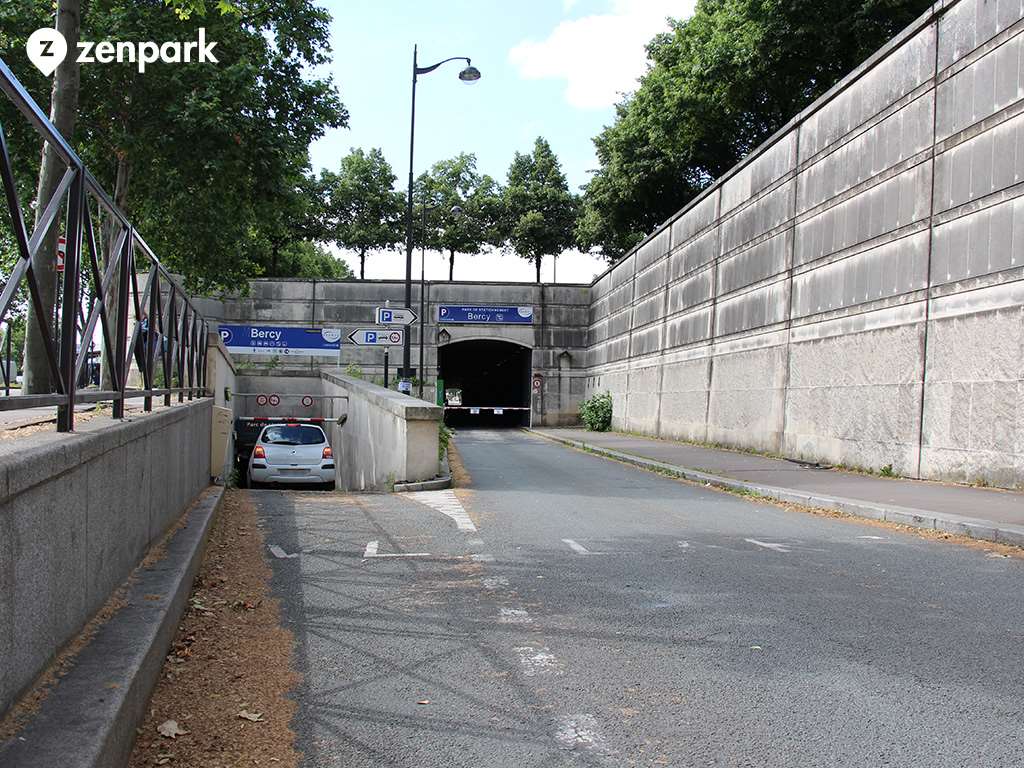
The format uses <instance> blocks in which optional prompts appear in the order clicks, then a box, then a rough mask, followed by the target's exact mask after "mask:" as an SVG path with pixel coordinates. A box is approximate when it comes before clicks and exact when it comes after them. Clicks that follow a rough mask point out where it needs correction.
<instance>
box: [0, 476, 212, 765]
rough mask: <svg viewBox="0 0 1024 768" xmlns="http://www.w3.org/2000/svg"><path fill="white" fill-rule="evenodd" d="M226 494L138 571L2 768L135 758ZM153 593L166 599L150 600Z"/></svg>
mask: <svg viewBox="0 0 1024 768" xmlns="http://www.w3.org/2000/svg"><path fill="white" fill-rule="evenodd" d="M223 493H224V489H223V488H217V487H210V488H208V489H207V490H206V491H205V492H204V493H203V494H202V495H201V496H200V498H199V499H198V500H197V501H196V503H195V504H193V505H192V507H191V508H190V509H189V510H188V511H187V512H186V513H185V520H186V522H185V525H184V526H183V527H182V528H181V529H180V530H179V531H177V532H176V533H175V534H174V535H173V536H172V537H171V539H170V541H168V542H167V547H166V553H165V555H164V557H163V558H162V559H161V560H159V561H158V562H157V563H156V564H155V565H154V566H153V567H152V568H151V569H148V570H147V569H145V568H142V567H140V568H138V569H137V570H136V571H135V573H134V574H133V576H132V578H130V579H129V581H128V594H127V595H126V602H127V605H126V606H125V607H124V608H122V609H121V610H120V611H118V612H117V613H116V614H115V615H114V617H113V618H111V619H110V621H108V622H107V623H106V624H104V625H103V626H102V627H101V628H100V629H99V631H98V632H97V633H96V636H95V637H94V638H93V639H92V641H91V642H90V643H89V644H88V645H87V646H86V647H85V648H84V649H83V650H82V651H81V652H80V653H79V654H78V656H77V657H76V658H75V659H74V660H73V666H72V667H71V670H70V671H69V672H68V673H67V674H66V675H65V676H64V677H62V678H60V680H59V682H58V683H57V684H56V685H55V686H54V688H53V689H52V690H51V691H50V693H49V695H48V696H47V698H46V699H45V701H44V702H43V705H42V707H41V708H40V710H39V712H38V713H37V714H36V715H35V716H34V717H33V718H32V721H31V722H30V723H29V724H28V725H27V726H26V727H25V729H24V730H23V731H22V732H21V733H20V734H19V735H18V736H17V737H15V738H14V739H13V740H11V741H9V742H7V743H6V744H3V745H0V764H3V765H4V766H5V768H52V766H57V765H59V766H62V768H100V766H104V767H106V766H118V765H124V764H125V763H126V762H127V761H128V757H129V755H130V754H131V750H132V747H133V745H134V743H135V729H136V728H137V727H138V725H139V723H141V722H142V720H143V718H144V717H145V714H146V708H147V706H148V703H149V697H150V695H151V693H152V691H153V688H154V686H155V685H156V681H157V679H158V678H159V676H160V670H161V668H162V667H163V662H164V657H165V656H166V655H167V651H168V649H169V648H170V645H171V642H172V641H173V640H174V635H175V632H176V631H177V627H178V622H179V620H180V619H181V616H182V614H183V613H184V610H185V606H186V604H187V602H188V597H189V595H190V594H191V591H192V583H193V581H194V580H195V576H196V573H197V572H198V570H199V566H200V564H201V562H202V556H203V550H204V547H205V544H206V537H207V535H208V533H209V530H210V526H211V524H212V522H213V519H214V517H215V515H216V513H217V510H218V508H219V506H220V503H221V500H222V499H223ZM153 595H159V596H160V599H159V600H152V599H147V596H150V597H152V596H153Z"/></svg>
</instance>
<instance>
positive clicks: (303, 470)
mask: <svg viewBox="0 0 1024 768" xmlns="http://www.w3.org/2000/svg"><path fill="white" fill-rule="evenodd" d="M249 482H250V484H251V485H252V487H254V488H255V487H258V486H259V485H261V484H262V483H303V484H307V483H308V484H317V485H321V486H323V487H325V488H328V489H333V488H334V452H333V451H332V450H331V446H330V444H329V443H328V442H327V435H325V434H324V431H323V429H321V428H320V427H319V426H317V425H316V424H306V423H299V422H282V423H278V424H268V425H267V426H265V427H264V428H263V431H262V432H260V436H259V437H258V438H256V445H255V446H254V447H253V450H252V457H251V458H250V459H249Z"/></svg>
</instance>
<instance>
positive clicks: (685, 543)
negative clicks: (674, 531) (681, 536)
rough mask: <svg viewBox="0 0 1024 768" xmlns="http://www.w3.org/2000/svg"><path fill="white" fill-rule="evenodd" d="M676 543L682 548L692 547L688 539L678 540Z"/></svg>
mask: <svg viewBox="0 0 1024 768" xmlns="http://www.w3.org/2000/svg"><path fill="white" fill-rule="evenodd" d="M676 544H678V545H679V548H680V549H689V548H690V542H688V541H677V542H676Z"/></svg>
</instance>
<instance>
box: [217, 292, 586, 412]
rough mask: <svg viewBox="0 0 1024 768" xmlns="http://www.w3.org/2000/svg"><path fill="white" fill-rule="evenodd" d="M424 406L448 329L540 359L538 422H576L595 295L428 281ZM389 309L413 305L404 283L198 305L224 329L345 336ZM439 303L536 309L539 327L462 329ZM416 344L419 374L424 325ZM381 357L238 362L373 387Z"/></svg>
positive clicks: (453, 335) (457, 337)
mask: <svg viewBox="0 0 1024 768" xmlns="http://www.w3.org/2000/svg"><path fill="white" fill-rule="evenodd" d="M424 300H425V305H424V306H425V312H424V317H425V323H424V328H423V336H424V364H423V373H424V381H425V392H424V397H426V398H428V399H429V398H431V393H432V392H433V390H434V382H435V381H436V380H437V361H438V355H437V349H438V333H439V331H440V330H441V328H444V329H445V330H446V331H447V332H448V334H449V339H450V342H449V343H457V342H460V341H468V340H474V339H495V340H499V341H508V342H512V343H515V344H519V345H522V346H524V347H527V348H529V349H531V350H532V361H531V362H532V370H531V373H532V374H538V375H539V376H540V377H541V381H542V386H541V388H540V389H539V390H538V391H535V392H533V393H532V395H531V396H532V410H533V423H535V424H548V425H555V424H565V423H575V422H576V419H577V413H576V412H577V403H578V402H579V400H580V398H581V397H582V395H583V389H584V378H585V376H586V370H585V365H586V346H587V319H588V318H587V312H588V307H589V303H590V289H589V287H588V286H585V285H534V284H526V285H523V284H516V285H510V284H508V283H463V282H430V283H427V284H426V286H425V292H424ZM385 301H390V302H391V304H392V306H401V305H403V304H404V301H405V283H404V282H402V281H399V280H360V281H351V280H347V281H319V280H254V281H252V282H251V283H250V286H249V294H248V295H247V296H236V297H228V298H224V299H202V300H200V301H199V302H198V303H197V306H198V307H199V309H200V311H202V312H203V313H204V315H205V316H206V317H208V318H214V319H217V320H222V321H223V322H226V323H243V324H253V325H259V324H265V325H295V326H301V327H306V328H308V327H317V328H327V327H332V328H340V329H341V332H342V335H343V337H347V336H348V334H349V333H350V332H352V331H353V330H355V329H356V328H359V327H366V326H367V325H372V323H373V311H374V308H375V307H379V306H383V305H384V303H385ZM440 304H509V305H520V304H521V305H530V306H532V307H534V322H533V324H532V325H525V326H524V325H486V326H485V325H459V324H451V323H449V324H444V325H443V326H439V325H438V323H437V309H438V306H439V305H440ZM413 306H414V307H415V309H416V311H417V313H419V311H420V310H419V307H420V286H419V283H415V284H414V285H413ZM409 332H410V338H411V342H412V366H413V367H414V368H416V369H419V367H420V365H419V340H420V337H419V333H420V328H419V325H418V324H416V325H413V326H411V327H410V329H409ZM383 360H384V356H383V352H382V351H381V350H380V349H373V348H365V347H356V346H354V345H351V344H348V343H346V344H345V345H344V346H343V348H342V355H341V360H340V361H337V360H331V359H330V358H325V357H321V358H311V357H306V356H302V355H291V356H288V357H277V358H275V357H272V356H263V355H245V356H240V357H239V358H238V359H237V360H236V364H238V365H239V366H240V367H241V369H242V370H241V373H242V374H244V373H245V369H246V368H247V367H250V366H252V367H254V368H258V369H267V368H268V367H270V366H273V369H272V371H271V372H272V373H274V372H276V373H285V372H305V373H307V374H311V375H314V376H318V375H319V371H320V369H321V368H325V369H336V368H338V363H339V362H340V372H341V373H344V372H345V371H346V370H347V369H349V367H350V366H352V367H354V368H355V369H357V370H358V371H359V372H360V373H361V374H362V375H363V376H364V377H365V378H368V379H370V378H378V377H382V375H383ZM401 362H402V360H401V351H400V350H398V349H395V350H392V354H391V374H392V377H393V376H394V373H395V370H396V368H397V366H399V365H401Z"/></svg>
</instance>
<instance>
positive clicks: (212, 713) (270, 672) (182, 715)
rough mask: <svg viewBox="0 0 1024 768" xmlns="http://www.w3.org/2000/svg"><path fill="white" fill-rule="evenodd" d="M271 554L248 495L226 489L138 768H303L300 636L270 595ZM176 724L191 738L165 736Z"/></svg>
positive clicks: (134, 760)
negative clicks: (295, 692) (297, 693)
mask: <svg viewBox="0 0 1024 768" xmlns="http://www.w3.org/2000/svg"><path fill="white" fill-rule="evenodd" d="M264 550H265V547H264V540H263V533H262V531H261V530H260V529H259V527H258V524H257V520H256V511H255V509H254V508H253V505H252V503H251V502H250V500H249V496H248V494H247V493H246V492H245V491H227V492H226V493H225V499H224V505H223V508H222V510H221V513H220V516H219V517H218V519H217V521H216V522H215V523H214V526H213V529H212V531H211V533H210V539H209V543H208V544H207V549H206V555H205V557H204V558H203V564H202V567H201V569H200V571H199V575H198V577H197V578H196V583H195V586H194V587H193V591H192V596H191V598H190V599H189V605H188V608H187V609H186V612H185V615H184V616H183V617H182V621H181V623H180V624H179V627H178V630H179V631H178V635H177V637H176V638H175V640H174V644H173V645H172V646H171V652H170V655H169V656H168V657H167V660H166V661H165V663H164V667H163V670H162V672H161V679H160V682H159V683H158V684H157V687H156V690H155V691H154V693H153V698H152V700H151V701H150V706H149V711H148V713H147V716H146V720H145V722H144V723H143V724H142V726H141V728H140V729H139V732H138V733H139V735H138V739H137V741H136V744H135V749H134V750H133V752H132V757H131V761H130V762H129V766H130V767H131V768H144V767H145V768H150V766H154V765H164V766H171V767H172V768H174V767H177V768H207V767H209V768H214V767H215V766H216V767H221V766H223V767H224V768H227V767H228V766H243V765H273V766H281V768H288V767H289V766H291V767H292V768H294V766H296V765H297V764H298V761H299V757H300V753H299V752H298V751H296V749H295V734H294V732H293V731H292V730H291V727H290V723H291V720H292V718H293V716H294V715H295V711H296V704H295V702H294V701H292V700H290V699H289V698H287V694H288V692H289V691H290V690H291V689H292V688H294V687H295V685H296V684H297V683H298V681H299V676H298V674H297V673H296V672H295V671H294V670H293V669H292V663H291V662H292V648H293V643H294V638H293V636H292V634H291V632H289V631H287V630H285V629H284V628H282V626H281V614H280V608H279V605H278V602H277V601H276V600H275V599H273V598H272V597H271V596H270V568H269V566H268V565H267V563H266V561H265V560H264ZM169 720H173V721H175V722H176V723H177V726H178V732H179V733H180V732H181V731H186V732H187V733H185V734H183V735H178V736H176V737H175V738H173V739H172V738H169V737H167V736H164V735H162V734H161V733H160V732H159V731H158V728H161V726H165V724H166V723H167V721H169ZM164 730H165V731H170V730H171V729H169V728H166V727H165V728H164Z"/></svg>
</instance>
